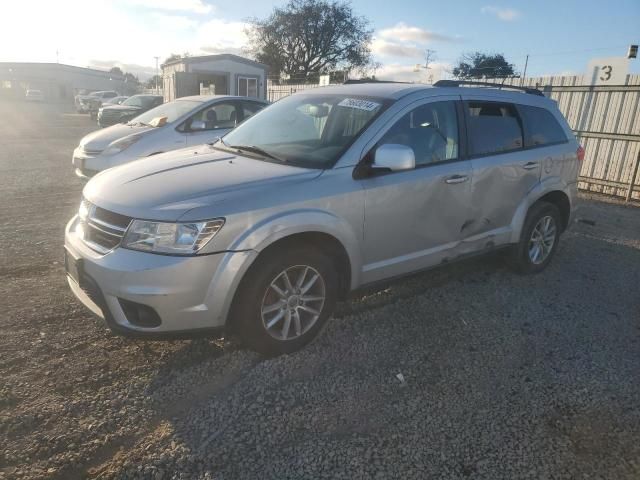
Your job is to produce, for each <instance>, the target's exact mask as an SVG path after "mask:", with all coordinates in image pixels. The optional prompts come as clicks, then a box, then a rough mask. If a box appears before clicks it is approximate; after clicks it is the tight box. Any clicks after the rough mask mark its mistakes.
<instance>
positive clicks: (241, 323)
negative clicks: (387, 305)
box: [234, 247, 338, 355]
mask: <svg viewBox="0 0 640 480" xmlns="http://www.w3.org/2000/svg"><path fill="white" fill-rule="evenodd" d="M263 255H268V257H265V258H262V259H261V258H259V259H258V260H257V263H256V265H254V266H253V267H252V269H251V270H250V271H249V273H248V274H247V276H246V277H245V278H244V279H243V281H242V283H241V285H240V290H239V292H238V298H237V299H236V302H235V307H234V325H235V327H236V330H237V333H238V335H239V336H240V337H241V338H242V339H243V340H244V342H245V343H246V344H247V345H248V346H249V347H250V348H252V349H254V350H256V351H258V352H260V353H262V354H265V355H278V354H283V353H291V352H294V351H296V350H298V349H300V348H302V347H303V346H305V345H306V344H307V343H309V342H310V341H311V340H313V339H314V338H315V337H316V336H317V335H318V333H319V332H320V330H321V329H322V327H323V326H324V324H325V323H326V321H327V319H328V318H329V316H330V315H331V313H332V312H333V308H334V306H335V302H336V295H337V285H338V278H337V274H336V269H335V267H334V264H333V262H332V261H331V259H330V258H329V257H328V256H326V255H325V254H324V253H322V252H320V251H318V250H310V249H306V248H303V247H297V248H294V249H291V250H288V251H285V250H284V249H283V250H279V251H275V252H273V253H272V254H271V253H269V252H266V253H265V254H263Z"/></svg>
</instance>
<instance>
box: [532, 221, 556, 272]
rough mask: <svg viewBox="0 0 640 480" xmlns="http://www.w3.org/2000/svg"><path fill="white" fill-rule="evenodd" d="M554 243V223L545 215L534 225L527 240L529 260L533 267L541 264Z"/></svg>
mask: <svg viewBox="0 0 640 480" xmlns="http://www.w3.org/2000/svg"><path fill="white" fill-rule="evenodd" d="M555 242H556V221H555V219H554V218H553V217H552V216H550V215H547V216H545V217H542V218H541V219H540V220H538V223H536V226H535V227H534V229H533V231H532V232H531V237H530V238H529V260H531V263H533V264H535V265H539V264H541V263H543V262H544V261H545V260H546V259H547V258H548V257H549V254H550V253H551V250H552V249H553V246H554V244H555Z"/></svg>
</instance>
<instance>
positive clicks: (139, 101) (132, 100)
mask: <svg viewBox="0 0 640 480" xmlns="http://www.w3.org/2000/svg"><path fill="white" fill-rule="evenodd" d="M154 99H155V97H143V96H139V95H135V96H133V97H129V98H127V100H125V101H124V102H122V105H127V106H129V107H141V108H145V107H148V106H149V105H151V103H153V100H154Z"/></svg>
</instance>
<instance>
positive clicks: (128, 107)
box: [102, 105, 141, 112]
mask: <svg viewBox="0 0 640 480" xmlns="http://www.w3.org/2000/svg"><path fill="white" fill-rule="evenodd" d="M102 108H103V110H109V111H110V112H127V111H128V112H137V111H138V110H140V109H141V107H134V106H132V105H105V106H104V107H102Z"/></svg>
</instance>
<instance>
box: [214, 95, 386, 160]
mask: <svg viewBox="0 0 640 480" xmlns="http://www.w3.org/2000/svg"><path fill="white" fill-rule="evenodd" d="M383 106H384V102H383V100H381V99H379V98H370V97H361V96H349V95H313V94H311V95H303V94H301V95H292V96H290V97H287V98H284V99H282V100H280V101H278V102H276V103H274V104H273V105H271V106H269V107H268V108H265V109H264V110H262V111H261V112H260V113H258V114H256V115H255V116H253V117H251V118H250V119H249V120H247V121H246V122H244V123H242V124H241V125H239V126H238V127H237V128H236V129H235V130H233V131H231V132H230V133H229V134H227V135H226V136H225V137H224V144H225V146H227V147H229V148H237V149H239V150H242V148H241V147H250V149H247V151H253V152H254V153H258V152H259V151H262V152H264V155H263V156H265V157H269V158H270V159H277V160H280V161H283V162H291V163H293V164H296V165H300V166H302V167H307V168H327V167H330V166H332V165H333V164H334V163H335V162H336V161H337V160H338V158H339V157H340V155H341V154H342V153H343V152H344V150H346V148H348V147H349V146H350V145H351V144H352V143H353V141H354V140H355V139H356V138H357V137H358V135H359V134H360V132H361V131H363V130H364V128H365V127H366V126H367V125H368V124H369V123H370V122H371V121H372V120H373V119H374V118H375V117H376V116H377V115H378V114H379V113H380V112H381V110H382V109H383Z"/></svg>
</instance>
